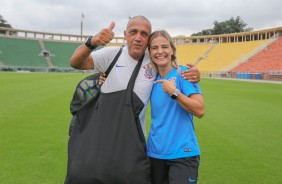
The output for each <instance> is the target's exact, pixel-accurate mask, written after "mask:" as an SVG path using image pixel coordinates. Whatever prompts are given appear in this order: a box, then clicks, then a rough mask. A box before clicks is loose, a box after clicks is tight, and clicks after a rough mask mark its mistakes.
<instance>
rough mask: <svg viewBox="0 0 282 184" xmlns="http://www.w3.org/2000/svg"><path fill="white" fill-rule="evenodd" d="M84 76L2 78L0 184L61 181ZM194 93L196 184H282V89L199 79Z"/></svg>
mask: <svg viewBox="0 0 282 184" xmlns="http://www.w3.org/2000/svg"><path fill="white" fill-rule="evenodd" d="M84 76H86V75H85V74H53V73H0V85H1V86H0V183H1V184H33V183H34V184H62V183H63V182H64V178H65V174H66V163H67V144H68V126H69V121H70V119H71V114H70V112H69V102H70V100H71V98H72V94H73V92H74V88H75V86H76V84H77V83H78V82H79V80H80V79H82V78H83V77H84ZM200 86H201V89H202V91H203V93H204V99H205V109H206V113H205V116H204V117H203V118H202V119H197V118H195V129H196V133H197V137H198V141H199V144H200V148H201V152H202V154H201V165H200V173H199V183H200V184H241V183H242V184H245V183H246V184H249V183H253V184H264V183H267V184H272V183H273V184H276V183H282V178H281V176H280V175H281V171H282V156H281V155H282V138H281V137H282V85H281V84H270V83H256V82H246V81H243V82H242V81H231V80H215V79H202V80H201V82H200ZM147 115H148V116H147V120H148V122H149V123H150V114H149V111H148V112H147ZM149 123H148V126H147V129H149Z"/></svg>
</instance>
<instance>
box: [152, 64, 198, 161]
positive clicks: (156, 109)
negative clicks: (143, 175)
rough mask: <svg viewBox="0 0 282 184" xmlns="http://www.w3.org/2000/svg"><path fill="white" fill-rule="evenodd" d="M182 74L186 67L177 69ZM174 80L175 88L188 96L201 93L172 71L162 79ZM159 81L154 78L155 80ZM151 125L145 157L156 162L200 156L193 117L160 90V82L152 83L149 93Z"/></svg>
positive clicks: (195, 86) (193, 85)
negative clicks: (154, 159) (155, 159)
mask: <svg viewBox="0 0 282 184" xmlns="http://www.w3.org/2000/svg"><path fill="white" fill-rule="evenodd" d="M180 68H181V71H184V70H187V69H188V68H187V67H184V66H180ZM174 77H175V78H176V80H175V83H176V87H177V89H179V90H180V91H181V93H183V94H185V95H186V96H189V95H191V94H202V92H201V90H200V87H199V85H198V83H191V82H189V81H187V80H184V79H183V78H182V77H181V75H179V74H178V73H177V69H175V68H173V69H172V70H171V71H170V72H169V73H168V74H167V76H166V77H164V78H163V79H166V80H169V79H171V78H174ZM158 79H161V78H160V75H157V80H158ZM150 100H151V118H152V124H151V129H150V133H149V136H148V142H147V154H148V156H150V157H153V158H158V159H177V158H183V157H190V156H196V155H200V149H199V146H198V141H197V138H196V135H195V132H194V124H193V115H192V114H191V113H189V112H187V111H185V110H184V109H183V108H182V107H181V106H180V105H179V104H178V102H177V101H176V100H173V99H172V98H171V97H170V95H169V94H168V93H165V92H164V91H163V89H162V83H155V84H154V86H153V90H152V93H151V97H150Z"/></svg>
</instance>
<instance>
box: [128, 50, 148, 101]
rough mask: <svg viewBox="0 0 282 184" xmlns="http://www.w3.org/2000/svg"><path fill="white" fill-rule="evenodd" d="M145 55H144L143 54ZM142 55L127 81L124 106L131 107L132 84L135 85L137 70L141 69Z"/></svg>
mask: <svg viewBox="0 0 282 184" xmlns="http://www.w3.org/2000/svg"><path fill="white" fill-rule="evenodd" d="M144 55H145V54H144ZM144 55H143V56H142V57H141V58H140V59H139V61H138V63H137V65H136V66H135V68H134V71H133V73H132V75H131V77H130V79H129V82H128V85H127V89H126V99H125V104H126V105H131V104H132V103H131V97H132V92H133V88H134V84H135V80H136V78H137V76H138V73H139V70H140V68H141V65H142V62H143V58H144Z"/></svg>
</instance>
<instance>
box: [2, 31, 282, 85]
mask: <svg viewBox="0 0 282 184" xmlns="http://www.w3.org/2000/svg"><path fill="white" fill-rule="evenodd" d="M0 30H1V33H5V34H0V71H19V70H27V71H39V72H78V71H77V70H74V69H73V68H71V67H70V66H69V59H70V57H71V55H72V53H73V51H74V50H75V49H76V48H77V46H78V45H80V44H81V43H82V42H83V40H85V38H86V37H87V36H85V35H69V34H55V33H46V32H36V31H28V30H19V29H11V28H1V27H0ZM281 35H282V27H278V28H272V29H266V30H259V31H252V32H243V33H234V34H224V35H208V36H193V37H185V36H179V37H174V38H173V39H174V42H175V45H176V48H177V53H176V54H177V58H178V62H179V63H180V64H181V65H185V64H186V63H192V64H193V63H194V64H197V67H198V68H199V69H200V71H201V74H202V76H203V77H232V78H245V79H268V80H269V79H270V80H282V61H281V58H282V55H281V54H282V49H281V48H282V46H281V45H282V44H281V42H282V38H281V37H280V36H281ZM124 44H125V40H124V38H123V37H115V38H114V39H113V40H112V41H111V43H109V44H108V45H107V46H122V45H124Z"/></svg>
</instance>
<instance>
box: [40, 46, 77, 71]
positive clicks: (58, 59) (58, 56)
mask: <svg viewBox="0 0 282 184" xmlns="http://www.w3.org/2000/svg"><path fill="white" fill-rule="evenodd" d="M43 43H44V45H45V47H46V50H48V51H49V52H50V53H51V55H50V56H51V58H52V63H53V65H54V66H55V67H69V60H70V57H71V56H72V54H73V52H74V51H75V49H76V48H77V47H78V46H79V45H81V43H72V42H59V41H46V40H45V41H43Z"/></svg>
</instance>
